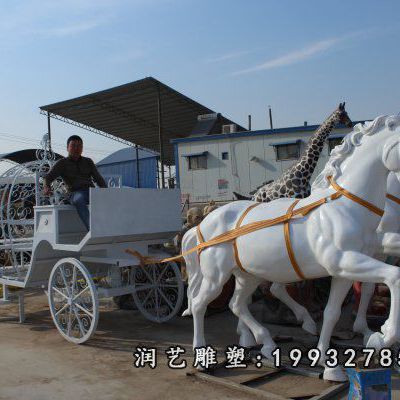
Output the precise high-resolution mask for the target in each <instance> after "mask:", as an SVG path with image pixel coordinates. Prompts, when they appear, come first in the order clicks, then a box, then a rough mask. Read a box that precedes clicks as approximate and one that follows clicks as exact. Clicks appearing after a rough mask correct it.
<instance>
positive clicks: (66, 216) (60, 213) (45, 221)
mask: <svg viewBox="0 0 400 400" xmlns="http://www.w3.org/2000/svg"><path fill="white" fill-rule="evenodd" d="M89 207H90V206H89ZM34 210H35V236H36V235H38V234H39V235H51V236H52V239H53V240H54V242H55V243H59V244H78V243H80V242H81V240H82V239H83V238H84V237H85V236H86V234H87V230H86V227H85V225H84V224H83V222H82V220H81V219H80V217H79V215H78V212H77V211H76V208H75V207H74V206H72V205H69V204H59V205H46V206H37V207H35V208H34Z"/></svg>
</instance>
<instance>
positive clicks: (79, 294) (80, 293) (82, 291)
mask: <svg viewBox="0 0 400 400" xmlns="http://www.w3.org/2000/svg"><path fill="white" fill-rule="evenodd" d="M89 289H90V287H89V286H86V287H85V289H83V290H81V291H80V292H79V293H78V294H76V295H75V296H74V298H73V300H76V299H77V298H78V297H80V296H82V295H83V293H85V292H86V291H87V290H89Z"/></svg>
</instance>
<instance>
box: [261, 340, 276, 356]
mask: <svg viewBox="0 0 400 400" xmlns="http://www.w3.org/2000/svg"><path fill="white" fill-rule="evenodd" d="M275 349H276V346H271V345H267V344H264V346H263V347H261V354H262V355H263V356H264V357H265V358H266V359H267V360H272V359H273V358H274V357H273V355H272V352H273V351H274V350H275Z"/></svg>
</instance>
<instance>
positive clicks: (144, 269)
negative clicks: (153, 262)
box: [140, 267, 154, 282]
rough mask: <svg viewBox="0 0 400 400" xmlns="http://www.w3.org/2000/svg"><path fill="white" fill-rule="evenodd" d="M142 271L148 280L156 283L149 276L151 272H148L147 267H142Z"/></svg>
mask: <svg viewBox="0 0 400 400" xmlns="http://www.w3.org/2000/svg"><path fill="white" fill-rule="evenodd" d="M140 268H141V269H142V271H143V272H144V273H145V275H146V276H147V279H148V280H149V281H150V282H154V279H153V278H152V277H151V276H150V274H149V272H148V271H147V268H146V267H140Z"/></svg>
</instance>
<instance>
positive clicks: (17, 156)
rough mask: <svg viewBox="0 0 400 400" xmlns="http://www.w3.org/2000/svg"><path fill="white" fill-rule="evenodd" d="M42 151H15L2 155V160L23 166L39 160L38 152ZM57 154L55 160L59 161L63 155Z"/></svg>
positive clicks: (0, 157) (0, 155)
mask: <svg viewBox="0 0 400 400" xmlns="http://www.w3.org/2000/svg"><path fill="white" fill-rule="evenodd" d="M38 150H39V151H40V149H24V150H18V151H13V152H11V153H5V154H0V160H9V161H12V162H15V163H18V164H23V163H27V162H31V161H35V160H37V155H36V154H37V151H38ZM54 154H55V159H56V160H58V159H60V158H62V155H60V154H58V153H54Z"/></svg>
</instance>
